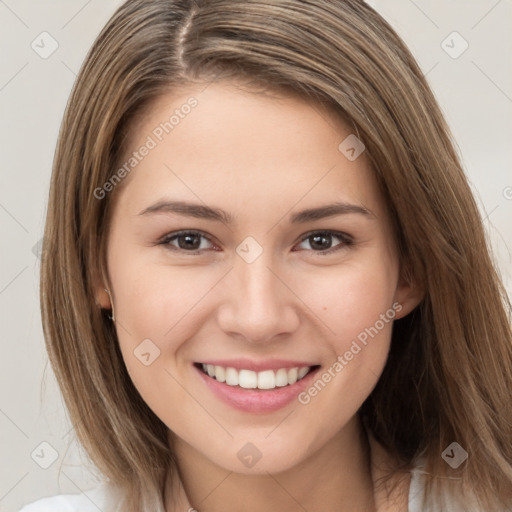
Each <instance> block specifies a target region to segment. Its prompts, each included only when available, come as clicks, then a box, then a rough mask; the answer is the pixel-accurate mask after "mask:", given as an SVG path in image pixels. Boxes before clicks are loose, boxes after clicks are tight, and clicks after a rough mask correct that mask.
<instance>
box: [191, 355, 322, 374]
mask: <svg viewBox="0 0 512 512" xmlns="http://www.w3.org/2000/svg"><path fill="white" fill-rule="evenodd" d="M198 363H199V364H211V365H213V366H222V367H223V368H235V370H252V371H253V372H262V371H265V370H279V369H280V368H302V367H304V366H308V367H311V366H318V365H317V364H315V363H310V362H307V361H290V360H287V359H265V360H261V361H256V360H254V359H244V358H239V359H208V360H205V361H198Z"/></svg>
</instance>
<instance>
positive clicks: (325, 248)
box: [301, 231, 353, 254]
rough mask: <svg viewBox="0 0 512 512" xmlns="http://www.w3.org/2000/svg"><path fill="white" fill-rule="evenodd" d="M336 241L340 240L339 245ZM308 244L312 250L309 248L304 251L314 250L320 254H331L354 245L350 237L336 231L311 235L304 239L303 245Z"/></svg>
mask: <svg viewBox="0 0 512 512" xmlns="http://www.w3.org/2000/svg"><path fill="white" fill-rule="evenodd" d="M336 240H338V243H335V242H336ZM306 242H307V243H308V244H309V246H310V249H309V248H308V247H302V249H306V250H312V251H314V252H317V253H320V254H330V253H331V252H335V251H338V250H340V249H343V248H344V247H347V246H350V245H351V244H352V243H353V242H352V239H351V238H350V237H349V236H348V235H346V234H345V233H338V232H335V231H316V232H314V233H309V234H307V235H306V236H305V237H304V238H303V239H302V241H301V244H304V243H306ZM333 244H334V246H333Z"/></svg>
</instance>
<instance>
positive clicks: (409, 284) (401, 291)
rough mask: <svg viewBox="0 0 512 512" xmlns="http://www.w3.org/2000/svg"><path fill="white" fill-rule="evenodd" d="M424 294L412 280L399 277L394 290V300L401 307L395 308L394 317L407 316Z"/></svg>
mask: <svg viewBox="0 0 512 512" xmlns="http://www.w3.org/2000/svg"><path fill="white" fill-rule="evenodd" d="M424 296H425V291H424V290H423V288H422V287H420V286H418V285H417V284H416V283H415V282H414V281H413V280H409V279H406V278H404V277H400V280H399V282H398V286H397V288H396V292H395V299H394V300H395V302H397V303H398V304H400V306H401V308H397V309H396V315H395V319H399V318H403V317H404V316H407V315H408V314H409V313H410V312H411V311H412V310H413V309H414V308H415V307H416V306H417V305H418V304H419V303H420V302H421V301H422V300H423V297H424Z"/></svg>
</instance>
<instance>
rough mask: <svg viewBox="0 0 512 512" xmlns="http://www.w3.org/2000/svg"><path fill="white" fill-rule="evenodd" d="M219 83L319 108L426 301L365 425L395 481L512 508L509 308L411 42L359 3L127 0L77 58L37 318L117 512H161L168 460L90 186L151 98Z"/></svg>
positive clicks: (101, 207)
mask: <svg viewBox="0 0 512 512" xmlns="http://www.w3.org/2000/svg"><path fill="white" fill-rule="evenodd" d="M214 78H217V79H231V78H236V79H244V80H246V81H248V82H253V83H259V84H260V85H262V86H263V87H266V88H268V89H269V90H272V89H273V88H281V89H284V90H287V91H289V92H290V93H294V94H299V95H301V96H302V97H304V98H306V99H307V100H308V101H318V102H322V103H323V104H327V105H329V106H330V108H331V109H332V111H333V112H336V113H338V114H339V116H340V118H341V119H343V120H344V121H346V122H347V123H348V124H349V126H351V127H353V128H354V130H355V131H356V133H357V134H358V136H359V138H360V139H361V140H362V141H363V143H364V144H365V146H366V150H367V151H366V154H367V155H368V157H369V159H370V161H371V164H372V167H373V169H374V172H375V175H376V177H377V179H378V180H379V183H380V187H381V190H382V193H383V194H384V196H385V198H386V201H387V203H388V208H389V211H390V212H391V214H392V218H393V221H394V224H395V227H396V233H397V242H398V247H399V250H400V263H401V271H402V275H403V276H404V277H405V278H406V279H408V280H410V282H412V283H415V285H416V286H418V287H421V288H422V290H423V291H424V299H423V300H422V302H421V303H420V305H419V306H418V307H417V308H416V309H415V310H414V311H413V312H412V313H411V314H409V315H408V316H407V317H405V318H403V319H401V320H397V321H396V322H395V325H394V330H393V335H392V343H391V350H390V354H389V359H388V361H387V364H386V367H385V369H384V373H383V375H382V376H381V379H380V380H379V382H378V384H377V386H376V388H375V389H374V390H373V392H372V393H371V395H370V396H369V397H368V398H367V400H366V401H365V403H364V404H363V406H362V407H361V410H360V413H361V415H362V417H363V418H364V421H365V424H366V425H367V426H368V428H369V429H371V431H372V433H373V434H374V436H375V437H376V439H377V440H378V441H379V442H380V443H381V444H382V445H383V446H384V447H385V448H386V449H387V450H388V451H389V452H391V453H393V454H395V455H396V456H397V457H398V458H399V460H401V461H402V462H403V463H402V464H401V465H400V467H397V468H396V471H399V470H404V469H405V470H407V469H410V468H411V467H412V465H413V462H414V460H416V457H419V456H422V457H424V460H425V462H426V465H425V473H426V475H427V476H428V477H429V478H427V484H428V487H427V503H425V506H428V505H429V503H428V501H429V500H430V506H433V509H435V510H436V511H441V510H445V509H444V508H442V506H440V505H439V503H440V501H437V500H438V497H437V496H438V494H439V493H441V492H444V491H446V490H449V491H450V492H452V493H453V494H454V496H455V495H456V496H458V497H459V498H460V500H461V503H464V499H465V496H466V495H467V493H468V492H469V491H470V490H471V491H473V492H474V493H475V495H476V496H477V498H478V500H479V505H480V507H481V508H482V509H483V510H486V511H488V510H503V509H502V508H500V507H503V505H504V504H505V503H506V502H507V500H511V499H512V405H511V403H512V401H511V392H512V335H511V325H510V310H511V307H510V303H509V301H508V298H507V295H506V293H505V291H504V288H503V286H502V284H501V282H500V280H499V277H498V275H497V272H496V270H495V268H494V266H493V262H492V260H491V258H490V255H489V253H490V252H489V249H488V245H487V242H486V238H485V233H484V229H483V225H482V221H481V218H480V215H479V212H478V208H477V206H476V204H475V201H474V199H473V197H472V194H471V191H470V188H469V186H468V183H467V181H466V178H465V175H464V172H463V170H462V168H461V165H460V163H459V160H458V157H457V154H456V152H455V151H454V147H453V144H452V138H451V135H450V133H449V130H448V128H447V126H446V124H445V121H444V119H443V117H442V114H441V112H440V109H439V107H438V105H437V103H436V101H435V98H434V96H433V94H432V92H431V90H430V88H429V86H428V84H427V82H426V80H425V78H424V76H423V74H422V72H421V70H420V69H419V67H418V65H417V64H416V62H415V60H414V58H413V57H412V56H411V54H410V52H409V51H408V50H407V48H406V46H405V45H404V43H403V42H402V41H401V40H400V38H399V37H398V36H397V34H396V33H395V32H394V30H393V29H392V28H391V27H390V26H389V25H388V24H387V23H386V22H385V21H384V20H383V18H382V17H381V16H379V15H378V14H377V13H376V12H375V11H374V10H373V9H372V8H371V7H369V6H368V5H367V4H365V3H364V2H363V1H360V0H346V1H345V0H320V1H319V0H315V1H313V0H129V1H127V2H126V3H125V4H124V5H122V6H121V7H120V8H119V9H118V10H117V12H116V13H115V14H114V15H113V17H112V18H111V19H110V21H109V22H108V23H107V25H106V26H105V28H104V29H103V30H102V32H101V34H100V35H99V36H98V38H97V40H96V41H95V43H94V45H93V47H92V49H91V50H90V52H89V54H88V56H87V58H86V59H85V62H84V64H83V66H82V69H81V71H80V74H79V76H78V78H77V80H76V83H75V86H74V89H73V91H72V93H71V96H70V99H69V103H68V105H67V109H66V112H65V115H64V119H63V122H62V127H61V131H60V136H59V140H58V146H57V150H56V154H55V160H54V167H53V174H52V179H51V189H50V198H49V204H48V216H47V220H46V229H45V236H44V245H43V255H42V266H41V307H42V315H43V327H44V334H45V339H46V343H47V348H48V352H49V356H50V360H51V363H52V365H53V368H54V370H55V373H56V375H57V378H58V381H59V383H60V386H61V389H62V392H63V395H64V398H65V401H66V404H67V407H68V408H69V412H70V416H71V420H72V421H73V424H74V427H75V430H76V433H77V436H78V438H79V440H80V441H81V443H82V444H83V445H84V447H85V448H86V450H87V451H88V453H89V455H90V457H91V458H92V460H93V462H94V463H95V464H96V465H97V466H98V468H99V469H100V470H101V471H102V472H103V473H104V474H105V475H107V476H108V478H109V479H110V481H111V482H112V484H114V485H117V486H119V487H120V488H121V489H122V490H123V494H124V496H125V499H126V504H125V505H124V510H131V511H136V510H143V509H148V510H163V509H162V507H163V504H162V492H163V487H164V482H165V479H166V475H167V472H169V471H173V470H174V469H175V460H174V457H173V451H172V447H171V446H169V444H168V438H167V427H166V426H165V425H164V424H163V423H162V421H161V420H160V419H159V418H158V417H157V416H156V415H155V414H154V413H153V412H152V411H151V410H150V409H149V407H148V406H147V405H146V404H145V402H144V401H143V400H142V398H141V397H140V395H139V394H138V392H137V390H136V389H135V387H134V385H133V383H132V381H131V379H130V377H129V375H128V373H127V371H126V368H125V365H124V362H123V359H122V356H121V353H120V350H119V347H118V343H117V338H116V332H115V329H114V327H113V326H112V322H111V321H110V319H109V317H108V314H107V313H106V312H105V311H103V310H101V309H100V308H99V307H98V305H97V304H96V303H95V300H94V290H95V286H96V285H97V282H98V279H100V280H102V281H100V282H103V283H104V284H105V286H108V282H109V281H108V272H107V266H106V254H105V247H106V240H107V236H108V229H109V219H110V213H111V211H112V206H113V204H114V198H115V197H116V194H117V193H118V191H119V189H120V188H121V187H122V186H123V185H124V183H121V184H120V185H118V186H117V187H116V189H115V190H114V191H113V192H112V193H107V194H105V195H104V197H102V198H98V194H97V193H96V194H95V191H97V190H98V188H101V187H103V185H104V184H105V183H106V182H108V180H109V179H111V178H112V176H113V175H114V174H115V173H116V171H117V169H118V168H119V166H120V165H121V161H120V158H121V155H122V154H123V151H125V149H126V141H127V136H128V134H129V131H130V128H131V127H132V126H133V121H134V119H135V117H136V116H137V115H138V114H139V113H141V112H144V110H145V109H146V108H147V107H148V105H149V103H150V102H151V101H152V100H154V99H155V98H156V97H158V96H159V95H161V94H164V93H167V92H171V91H173V90H174V89H175V88H177V87H181V86H186V85H187V84H190V83H193V82H204V83H207V81H208V80H212V79H214ZM132 172H137V171H136V169H135V170H133V171H132ZM125 181H126V180H125ZM453 441H456V442H457V443H458V444H459V445H460V446H462V447H463V448H464V449H465V450H466V451H467V452H468V454H469V457H468V459H467V461H466V462H465V463H464V464H463V465H462V466H461V467H460V468H458V469H457V470H454V469H451V468H450V467H449V466H448V465H447V464H446V462H445V461H444V460H443V458H442V456H441V455H442V453H443V450H444V449H445V448H446V447H447V446H449V445H450V443H452V442H453ZM508 503H509V504H510V501H509V502H508ZM467 509H468V510H469V503H468V508H467Z"/></svg>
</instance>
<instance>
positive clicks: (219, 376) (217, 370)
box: [215, 366, 226, 382]
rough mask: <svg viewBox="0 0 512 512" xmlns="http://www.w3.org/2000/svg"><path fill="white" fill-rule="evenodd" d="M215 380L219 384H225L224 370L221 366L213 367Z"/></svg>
mask: <svg viewBox="0 0 512 512" xmlns="http://www.w3.org/2000/svg"><path fill="white" fill-rule="evenodd" d="M215 378H216V379H217V380H218V381H219V382H226V370H224V368H222V366H216V367H215Z"/></svg>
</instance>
